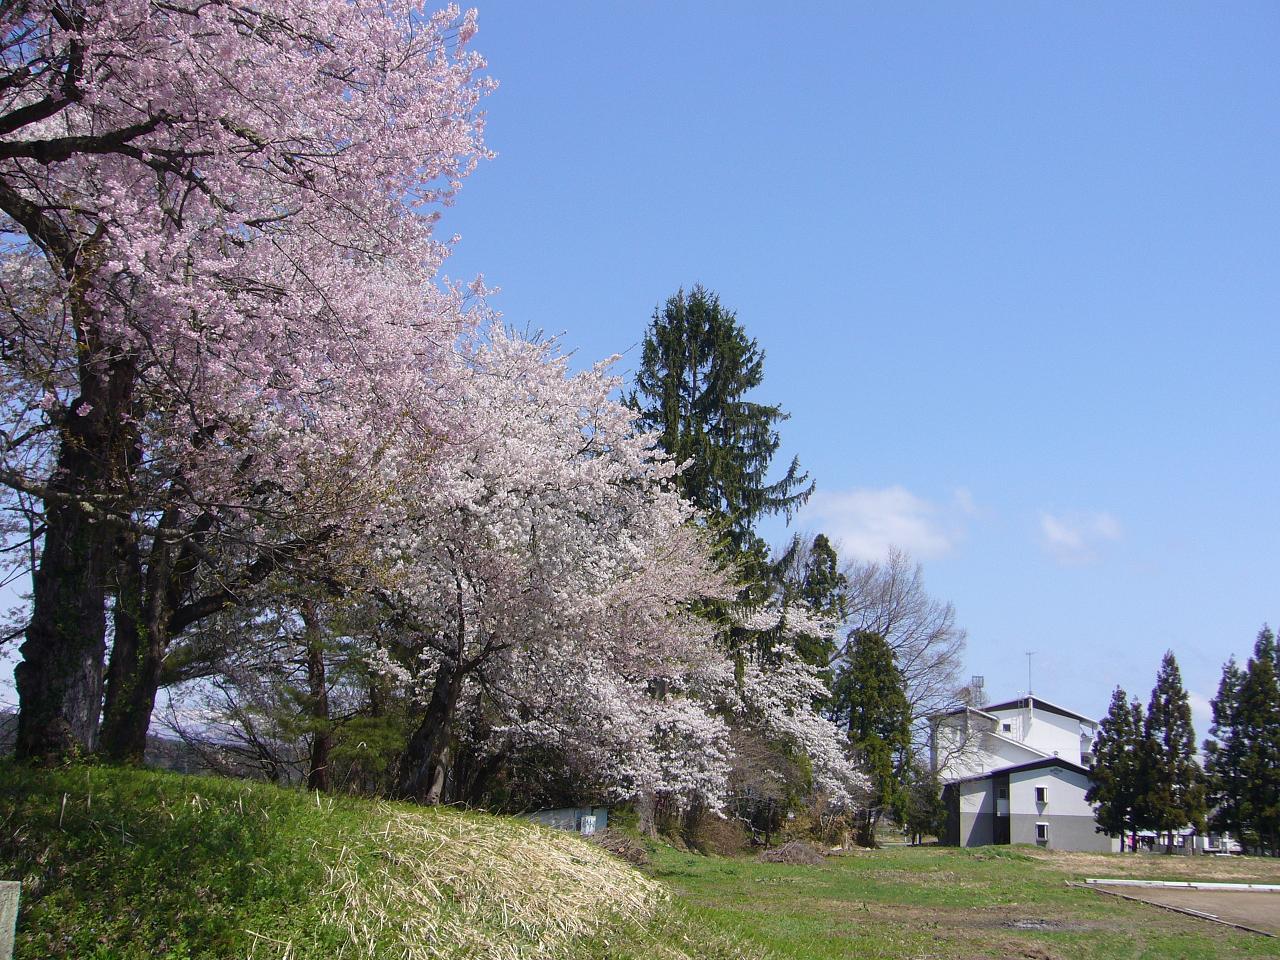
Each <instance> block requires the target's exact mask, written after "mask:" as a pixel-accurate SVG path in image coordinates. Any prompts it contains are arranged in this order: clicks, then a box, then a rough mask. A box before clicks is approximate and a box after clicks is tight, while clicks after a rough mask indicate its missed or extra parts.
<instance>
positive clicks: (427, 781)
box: [396, 660, 464, 804]
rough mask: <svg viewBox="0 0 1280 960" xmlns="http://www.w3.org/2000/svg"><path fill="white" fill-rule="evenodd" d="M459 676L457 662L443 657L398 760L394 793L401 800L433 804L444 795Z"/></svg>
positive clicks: (460, 681) (460, 674) (458, 695)
mask: <svg viewBox="0 0 1280 960" xmlns="http://www.w3.org/2000/svg"><path fill="white" fill-rule="evenodd" d="M463 677H464V673H463V671H462V669H461V668H460V667H459V665H458V664H457V663H454V662H450V661H447V660H446V661H445V662H444V663H442V664H441V665H440V670H439V672H438V673H437V674H436V680H435V684H434V686H433V687H432V689H431V701H430V702H429V703H428V704H427V712H426V714H425V715H424V716H423V718H422V723H420V724H419V725H418V729H417V730H415V731H414V732H413V736H412V737H410V738H409V743H408V745H407V746H406V747H405V749H404V755H403V756H402V757H401V759H400V777H399V781H398V783H397V785H396V793H397V794H398V795H399V796H400V797H401V798H402V799H405V800H417V801H418V802H419V803H430V804H435V803H439V802H440V801H441V800H442V799H443V798H444V786H445V777H446V775H447V774H448V772H449V749H450V746H451V744H452V740H453V715H454V711H455V710H456V709H457V706H458V699H459V697H460V696H461V694H462V681H463Z"/></svg>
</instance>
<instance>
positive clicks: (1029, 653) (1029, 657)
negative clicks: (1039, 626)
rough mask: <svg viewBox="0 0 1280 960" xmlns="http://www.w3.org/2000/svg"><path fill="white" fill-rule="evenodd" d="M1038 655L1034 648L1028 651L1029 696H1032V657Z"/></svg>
mask: <svg viewBox="0 0 1280 960" xmlns="http://www.w3.org/2000/svg"><path fill="white" fill-rule="evenodd" d="M1035 655H1036V652H1035V651H1034V650H1028V651H1027V696H1028V697H1029V696H1031V658H1032V657H1034V656H1035Z"/></svg>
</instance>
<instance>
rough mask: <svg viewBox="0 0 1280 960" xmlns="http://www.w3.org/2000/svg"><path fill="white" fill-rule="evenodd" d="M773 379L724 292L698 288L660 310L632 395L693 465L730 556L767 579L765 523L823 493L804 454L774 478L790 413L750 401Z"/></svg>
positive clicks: (701, 500)
mask: <svg viewBox="0 0 1280 960" xmlns="http://www.w3.org/2000/svg"><path fill="white" fill-rule="evenodd" d="M763 381H764V351H762V350H761V349H760V347H759V344H758V343H757V342H756V341H755V340H753V339H751V338H750V337H748V336H747V334H746V332H745V331H744V330H743V328H742V325H741V324H740V323H738V319H737V316H736V314H735V313H734V312H733V311H732V310H728V309H726V308H725V307H723V306H721V304H720V298H719V297H718V296H716V294H715V293H713V292H711V291H709V290H706V289H705V288H703V287H702V286H701V285H695V286H694V287H693V289H692V290H690V291H689V292H688V293H685V291H684V290H680V291H678V292H677V293H676V294H675V295H674V296H672V297H671V298H669V299H668V300H667V303H666V306H665V307H663V308H661V309H659V310H655V311H654V314H653V319H652V321H651V322H650V324H649V330H648V332H647V334H646V335H645V339H644V347H643V351H642V354H641V359H640V369H639V371H638V372H637V374H636V386H635V391H634V392H633V393H632V395H631V404H632V406H633V407H634V408H635V410H636V411H637V412H638V413H639V415H640V417H639V422H640V426H641V427H642V428H644V429H646V430H651V431H655V432H657V433H658V434H659V435H660V442H661V444H662V447H663V449H664V450H665V451H666V452H667V453H669V454H670V455H671V456H672V457H673V458H674V459H675V460H676V461H678V462H681V463H684V462H686V461H687V462H688V466H687V467H685V469H684V471H683V472H682V473H681V474H680V476H679V479H678V480H677V483H678V484H679V487H680V492H681V493H683V494H684V496H685V497H686V498H688V499H689V500H691V501H692V502H693V503H695V504H696V505H697V506H699V507H701V508H702V509H703V510H704V511H706V512H707V514H708V515H709V516H710V517H711V518H712V520H713V521H714V522H716V523H717V524H718V525H719V526H720V527H721V529H722V531H723V533H724V545H725V549H726V553H727V555H728V556H729V557H730V558H731V559H734V560H737V561H739V563H741V564H744V565H745V566H747V567H748V568H752V567H754V568H756V569H755V570H754V573H755V574H756V575H757V576H758V577H759V578H760V579H764V578H763V577H762V576H760V574H761V572H762V570H763V566H764V561H765V556H766V550H765V547H764V544H763V542H762V541H761V540H760V539H759V538H758V537H757V536H756V534H755V532H754V525H755V522H756V521H757V520H758V519H759V518H760V517H762V516H765V515H768V514H775V513H784V514H785V515H786V516H787V518H788V519H790V517H791V516H792V515H793V513H794V511H795V510H797V509H799V508H800V506H802V505H803V504H804V502H805V500H807V499H808V498H809V495H810V494H811V493H812V492H813V484H812V483H811V482H810V481H809V476H808V474H806V473H802V472H801V471H800V463H799V460H798V459H793V460H792V461H791V465H790V466H789V467H788V468H787V472H786V474H785V475H784V476H783V477H782V478H781V479H778V480H775V481H772V482H770V480H769V479H768V476H769V467H770V464H771V462H772V460H773V456H774V454H775V453H777V451H778V446H779V443H780V440H779V437H778V432H777V430H776V429H775V428H776V426H777V424H779V423H781V422H782V421H783V420H786V419H787V418H788V416H789V415H788V414H786V413H784V412H783V410H782V408H781V407H779V406H776V405H771V404H764V403H756V402H754V401H751V400H748V399H746V397H747V394H748V393H750V392H751V391H752V390H754V389H755V388H756V387H758V386H760V384H761V383H762V382H763Z"/></svg>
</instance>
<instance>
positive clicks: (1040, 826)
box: [1036, 823, 1049, 843]
mask: <svg viewBox="0 0 1280 960" xmlns="http://www.w3.org/2000/svg"><path fill="white" fill-rule="evenodd" d="M1048 842H1049V825H1048V824H1047V823H1037V824H1036V843H1048Z"/></svg>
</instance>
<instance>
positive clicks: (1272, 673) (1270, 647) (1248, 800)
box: [1237, 627, 1280, 855]
mask: <svg viewBox="0 0 1280 960" xmlns="http://www.w3.org/2000/svg"><path fill="white" fill-rule="evenodd" d="M1277 657H1278V654H1277V649H1276V638H1275V635H1274V634H1273V633H1272V632H1271V630H1270V629H1269V628H1266V627H1264V628H1263V630H1262V632H1261V633H1259V634H1258V640H1257V642H1256V643H1255V644H1254V648H1253V656H1252V657H1251V658H1250V659H1249V664H1248V667H1247V668H1246V670H1245V676H1244V682H1243V683H1242V684H1241V685H1240V704H1239V710H1238V714H1237V719H1238V723H1239V730H1240V734H1241V737H1242V739H1243V741H1244V744H1243V749H1242V751H1241V753H1242V755H1241V759H1240V773H1241V779H1242V781H1243V783H1244V789H1243V790H1242V791H1241V805H1240V806H1241V811H1240V819H1241V821H1242V824H1243V826H1244V828H1245V833H1246V835H1247V836H1248V835H1251V836H1249V839H1251V840H1252V841H1253V843H1254V845H1256V846H1257V848H1258V849H1259V850H1260V851H1264V852H1267V853H1270V854H1272V855H1278V854H1280V681H1278V680H1277V676H1276V674H1277V670H1276V662H1277Z"/></svg>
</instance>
